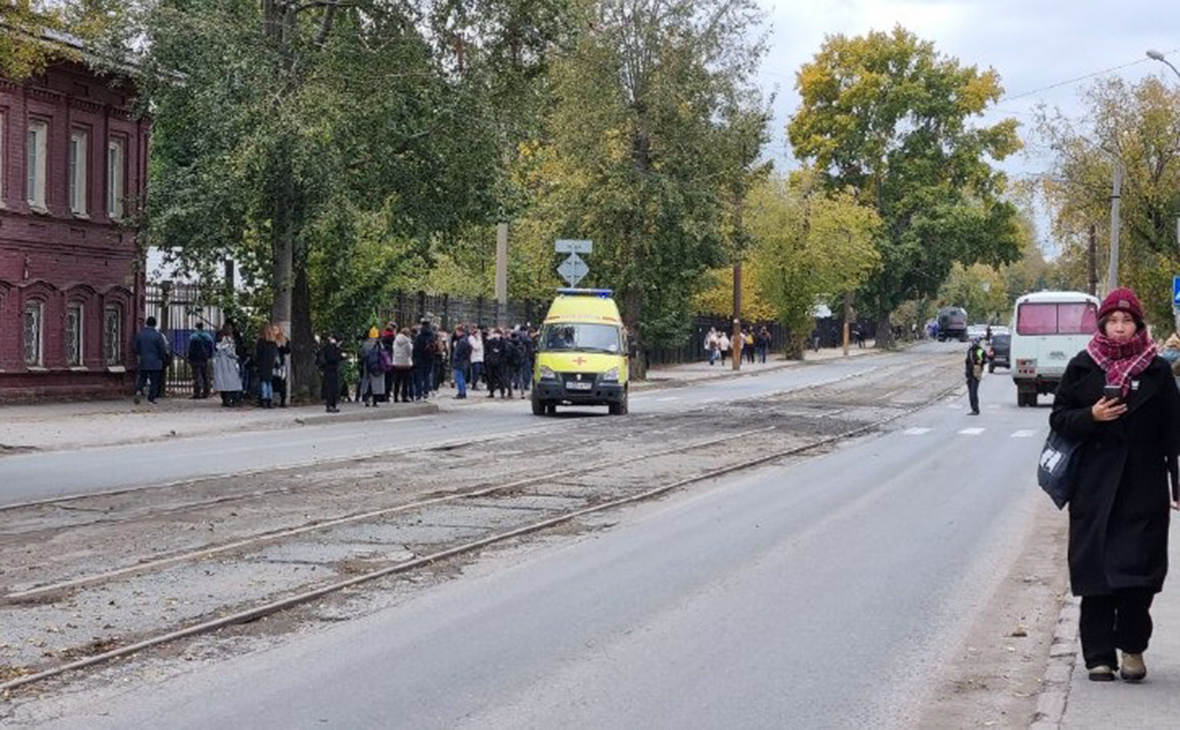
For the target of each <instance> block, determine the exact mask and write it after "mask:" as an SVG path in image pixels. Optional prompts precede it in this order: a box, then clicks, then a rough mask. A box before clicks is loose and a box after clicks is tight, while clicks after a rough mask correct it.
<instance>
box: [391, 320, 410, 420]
mask: <svg viewBox="0 0 1180 730" xmlns="http://www.w3.org/2000/svg"><path fill="white" fill-rule="evenodd" d="M413 385H414V341H413V340H412V339H410V329H409V328H408V327H402V329H401V332H398V333H397V337H395V338H393V393H392V395H393V402H394V403H397V402H398V400H399V399H400V400H401V402H402V403H409V402H410V399H411V398H413V397H414V387H413Z"/></svg>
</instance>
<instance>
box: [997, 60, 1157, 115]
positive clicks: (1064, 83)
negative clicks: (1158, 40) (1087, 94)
mask: <svg viewBox="0 0 1180 730" xmlns="http://www.w3.org/2000/svg"><path fill="white" fill-rule="evenodd" d="M1177 51H1180V48H1173V49H1172V50H1170V51H1165V52H1164V55H1165V56H1166V55H1168V54H1171V53H1176V52H1177ZM1150 60H1151V59H1150V58H1140V59H1139V60H1138V61H1130V62H1128V63H1124V64H1122V65H1119V66H1111V67H1110V68H1108V69H1104V70H1102V71H1095V72H1094V73H1088V74H1086V75H1085V76H1078V77H1077V78H1074V79H1069V80H1068V81H1059V82H1057V83H1055V84H1049V85H1048V86H1042V87H1041V88H1039V89H1033V90H1032V91H1025V92H1022V93H1020V94H1013V95H1009V96H1005V97H1004V98H1002V99H1000V100H999V101H998V102H996V103H997V104H1003V103H1004V102H1006V101H1015V100H1016V99H1023V98H1024V97H1026V96H1032V95H1033V94H1040V93H1041V92H1044V91H1051V90H1052V89H1057V88H1060V87H1062V86H1070V85H1071V84H1076V83H1078V82H1079V81H1085V80H1086V79H1092V78H1094V77H1095V76H1104V75H1106V74H1108V73H1114V72H1115V71H1121V70H1123V69H1124V68H1129V67H1131V66H1136V65H1138V64H1140V63H1146V62H1148V61H1150Z"/></svg>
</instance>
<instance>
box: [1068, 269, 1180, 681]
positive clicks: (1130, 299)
mask: <svg viewBox="0 0 1180 730" xmlns="http://www.w3.org/2000/svg"><path fill="white" fill-rule="evenodd" d="M1108 388H1109V394H1108ZM1049 423H1050V425H1051V426H1052V427H1053V429H1054V430H1056V431H1057V432H1058V433H1059V434H1061V435H1063V436H1065V437H1066V438H1069V439H1072V440H1074V441H1077V442H1079V443H1080V448H1079V451H1078V452H1077V455H1076V456H1075V457H1074V458H1075V459H1078V463H1077V464H1076V465H1075V467H1074V468H1073V469H1072V473H1073V474H1074V475H1075V477H1074V478H1075V484H1074V492H1073V495H1072V497H1071V498H1070V502H1069V580H1070V588H1071V590H1072V591H1073V593H1074V595H1076V596H1081V599H1082V611H1081V622H1080V626H1079V628H1080V634H1081V640H1082V656H1083V658H1084V659H1085V662H1086V668H1087V669H1088V670H1089V677H1090V679H1091V680H1094V681H1110V680H1113V679H1114V672H1115V670H1116V669H1119V661H1118V655H1117V650H1121V651H1122V652H1123V655H1122V667H1121V671H1120V674H1121V676H1122V677H1123V679H1125V680H1127V681H1138V680H1140V679H1143V677H1144V676H1146V674H1147V667H1146V665H1145V664H1144V661H1143V652H1144V651H1145V650H1146V649H1147V644H1148V641H1149V639H1150V638H1151V631H1152V622H1151V614H1150V608H1151V603H1152V600H1153V598H1154V596H1155V594H1156V593H1158V592H1159V591H1160V590H1162V588H1163V585H1164V577H1165V576H1166V575H1167V570H1168V523H1169V519H1170V516H1169V506H1170V507H1171V508H1172V509H1176V508H1177V497H1176V494H1175V489H1176V484H1175V478H1176V475H1175V469H1176V455H1177V453H1178V452H1180V390H1178V389H1177V387H1176V380H1175V378H1174V377H1172V372H1171V370H1170V369H1169V368H1168V366H1167V363H1166V362H1165V361H1164V360H1163V358H1161V357H1159V356H1158V355H1157V354H1156V352H1155V345H1154V344H1152V342H1151V339H1150V338H1149V337H1148V335H1147V329H1146V327H1145V325H1144V320H1143V307H1142V305H1140V303H1139V299H1138V298H1137V297H1136V296H1135V293H1134V292H1132V291H1131V290H1130V289H1115V290H1114V291H1112V292H1111V293H1110V294H1109V295H1108V296H1107V297H1106V299H1105V300H1104V301H1103V302H1102V307H1101V308H1100V309H1099V310H1098V332H1097V333H1096V334H1095V335H1094V337H1093V339H1092V340H1091V341H1090V343H1089V345H1087V347H1086V349H1085V350H1084V351H1083V352H1080V353H1078V355H1076V356H1075V357H1074V358H1073V359H1072V360H1071V361H1070V363H1069V366H1068V367H1067V368H1066V370H1065V374H1064V376H1062V380H1061V384H1060V385H1059V386H1058V388H1057V395H1056V398H1055V400H1054V401H1053V413H1052V414H1051V415H1050V417H1049ZM1169 472H1171V473H1172V479H1173V484H1172V493H1171V494H1170V495H1169V490H1168V476H1169Z"/></svg>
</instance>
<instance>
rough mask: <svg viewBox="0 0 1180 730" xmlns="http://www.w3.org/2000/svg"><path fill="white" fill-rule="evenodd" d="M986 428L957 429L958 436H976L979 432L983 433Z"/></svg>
mask: <svg viewBox="0 0 1180 730" xmlns="http://www.w3.org/2000/svg"><path fill="white" fill-rule="evenodd" d="M986 430H987V429H986V428H965V429H963V430H962V431H959V435H960V436H978V435H979V434H981V433H983V432H984V431H986Z"/></svg>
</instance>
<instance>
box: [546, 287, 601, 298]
mask: <svg viewBox="0 0 1180 730" xmlns="http://www.w3.org/2000/svg"><path fill="white" fill-rule="evenodd" d="M557 293H558V294H562V295H565V296H567V297H598V298H599V299H610V297H611V294H612V293H613V292H612V291H611V290H610V289H570V288H561V289H558V290H557Z"/></svg>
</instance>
